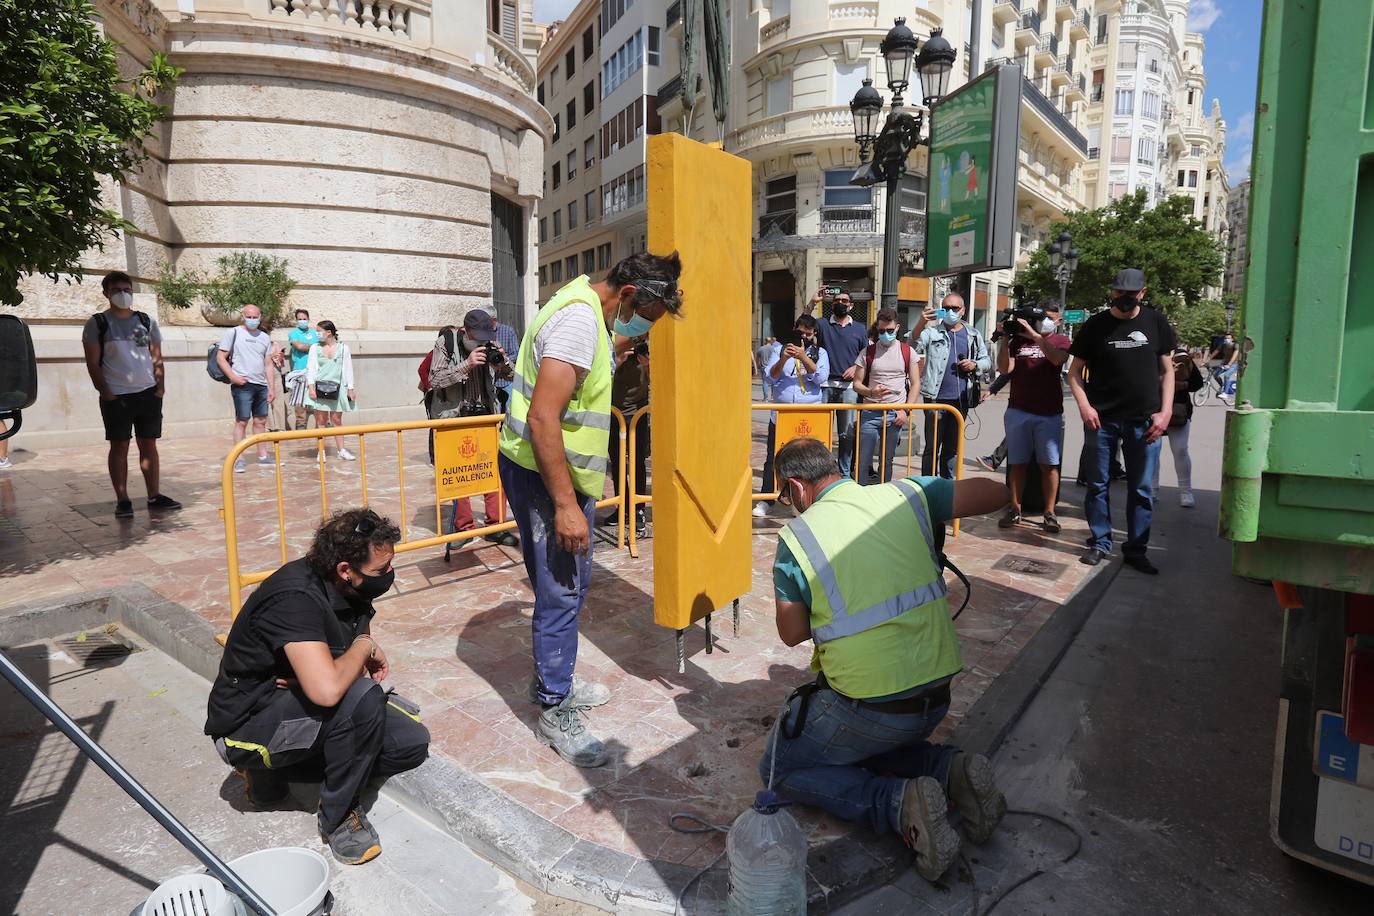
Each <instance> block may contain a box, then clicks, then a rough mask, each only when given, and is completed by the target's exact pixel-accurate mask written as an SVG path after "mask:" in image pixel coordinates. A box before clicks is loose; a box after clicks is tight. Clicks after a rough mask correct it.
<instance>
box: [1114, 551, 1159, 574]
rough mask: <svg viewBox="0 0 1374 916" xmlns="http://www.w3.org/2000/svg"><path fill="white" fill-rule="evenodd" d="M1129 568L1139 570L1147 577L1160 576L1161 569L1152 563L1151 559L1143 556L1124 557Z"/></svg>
mask: <svg viewBox="0 0 1374 916" xmlns="http://www.w3.org/2000/svg"><path fill="white" fill-rule="evenodd" d="M1122 559H1123V560H1124V562H1125V563H1126V565H1127V566H1129V567H1131V569H1135V570H1139V571H1140V572H1143V573H1144V574H1145V575H1147V576H1157V575H1159V567H1158V566H1156V565H1155V564H1153V563H1151V562H1150V558H1149V557H1147V556H1145V555H1144V554H1141V555H1139V556H1131V557H1123V558H1122Z"/></svg>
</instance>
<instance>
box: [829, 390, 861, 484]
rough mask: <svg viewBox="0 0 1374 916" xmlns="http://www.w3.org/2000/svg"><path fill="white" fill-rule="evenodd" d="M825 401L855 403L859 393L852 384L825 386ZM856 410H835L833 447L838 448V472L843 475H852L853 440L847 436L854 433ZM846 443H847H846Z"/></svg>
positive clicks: (857, 401) (830, 402) (857, 400)
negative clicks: (840, 386)
mask: <svg viewBox="0 0 1374 916" xmlns="http://www.w3.org/2000/svg"><path fill="white" fill-rule="evenodd" d="M822 390H823V391H824V392H825V403H827V404H857V403H859V393H858V392H857V391H855V390H854V386H853V385H850V386H849V387H848V388H825V389H822ZM857 413H858V411H854V410H837V411H835V447H836V448H837V449H838V450H839V454H838V455H836V457H837V458H838V459H839V462H840V473H841V474H843V475H844V476H845V477H853V476H854V440H853V439H851V438H849V437H850V436H851V435H853V433H854V416H855V414H857ZM846 443H848V444H847V445H846Z"/></svg>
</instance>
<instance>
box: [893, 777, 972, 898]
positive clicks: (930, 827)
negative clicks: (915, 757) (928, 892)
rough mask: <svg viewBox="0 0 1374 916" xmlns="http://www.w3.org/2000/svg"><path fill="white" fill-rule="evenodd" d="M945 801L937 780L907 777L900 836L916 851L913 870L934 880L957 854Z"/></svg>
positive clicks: (947, 804) (903, 795)
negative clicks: (914, 868)
mask: <svg viewBox="0 0 1374 916" xmlns="http://www.w3.org/2000/svg"><path fill="white" fill-rule="evenodd" d="M948 811H949V802H948V801H947V800H946V799H945V793H944V791H943V790H942V789H941V788H940V783H939V781H937V780H935V779H933V778H932V777H930V776H922V777H920V778H919V779H908V780H907V781H906V791H905V792H903V794H902V823H901V826H902V840H903V841H904V842H905V843H906V844H907V845H908V846H910V847H911V848H912V849H913V850H915V852H916V872H917V874H919V875H920V876H921V877H922V878H925V879H926V880H927V881H938V880H940V876H941V875H943V874H944V873H945V872H946V871H947V870H948V869H949V867H950V866H951V865H953V864H954V860H955V859H957V858H958V857H959V835H958V834H956V833H955V832H954V828H953V827H951V826H950V825H949V820H948V816H947V812H948Z"/></svg>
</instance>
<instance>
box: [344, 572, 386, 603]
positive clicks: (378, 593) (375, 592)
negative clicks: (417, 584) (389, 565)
mask: <svg viewBox="0 0 1374 916" xmlns="http://www.w3.org/2000/svg"><path fill="white" fill-rule="evenodd" d="M353 571H354V572H356V573H357V574H358V576H359V578H361V579H362V580H363V581H362V582H359V583H358V584H357V585H354V584H353V583H351V582H350V583H349V584H348V587H349V588H350V589H352V591H353V594H355V595H357V596H358V597H359V598H361V599H363V600H364V601H375V600H376V599H378V598H380V597H382V596H383V595H385V594H386V593H387V592H389V591H391V586H392V585H394V584H395V583H396V570H394V569H392V570H388V571H387V572H384V573H382V574H381V575H380V576H369V575H368V574H367V573H365V572H363V571H362V570H360V569H355V570H353Z"/></svg>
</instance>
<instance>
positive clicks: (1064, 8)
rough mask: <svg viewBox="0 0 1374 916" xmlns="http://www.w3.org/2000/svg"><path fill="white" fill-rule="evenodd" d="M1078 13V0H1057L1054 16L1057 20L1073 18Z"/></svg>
mask: <svg viewBox="0 0 1374 916" xmlns="http://www.w3.org/2000/svg"><path fill="white" fill-rule="evenodd" d="M1077 15H1078V0H1055V4H1054V18H1055V21H1056V22H1063V21H1064V20H1065V19H1072V18H1074V17H1075V16H1077Z"/></svg>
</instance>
